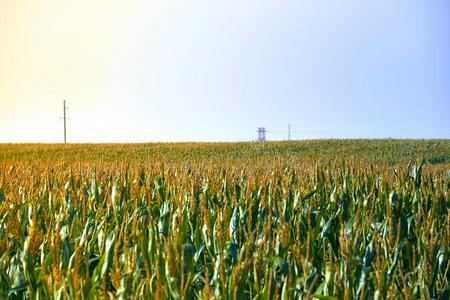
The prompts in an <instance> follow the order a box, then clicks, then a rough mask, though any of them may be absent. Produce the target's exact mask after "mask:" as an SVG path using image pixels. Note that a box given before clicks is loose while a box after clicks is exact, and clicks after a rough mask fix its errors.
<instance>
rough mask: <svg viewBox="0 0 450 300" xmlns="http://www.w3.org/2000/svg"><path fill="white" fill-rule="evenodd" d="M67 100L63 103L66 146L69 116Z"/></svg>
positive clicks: (65, 142)
mask: <svg viewBox="0 0 450 300" xmlns="http://www.w3.org/2000/svg"><path fill="white" fill-rule="evenodd" d="M66 110H67V107H66V100H64V101H63V113H64V116H63V119H64V144H67V116H66Z"/></svg>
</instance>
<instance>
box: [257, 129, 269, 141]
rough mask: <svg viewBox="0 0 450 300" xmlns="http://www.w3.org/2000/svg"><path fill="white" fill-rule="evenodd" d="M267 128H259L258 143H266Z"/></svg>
mask: <svg viewBox="0 0 450 300" xmlns="http://www.w3.org/2000/svg"><path fill="white" fill-rule="evenodd" d="M266 132H267V131H266V128H265V127H258V142H265V141H266Z"/></svg>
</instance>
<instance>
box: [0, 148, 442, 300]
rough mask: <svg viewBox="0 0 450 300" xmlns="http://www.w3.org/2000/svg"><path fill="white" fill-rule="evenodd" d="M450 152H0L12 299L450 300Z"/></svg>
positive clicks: (6, 286)
mask: <svg viewBox="0 0 450 300" xmlns="http://www.w3.org/2000/svg"><path fill="white" fill-rule="evenodd" d="M449 217H450V141H448V140H447V141H446V140H442V141H439V140H436V141H410V140H404V141H398V140H346V141H333V140H330V141H304V142H270V143H265V144H257V143H234V144H220V143H219V144H214V143H209V144H208V143H199V144H196V143H184V144H182V143H176V144H168V143H167V144H135V145H112V144H109V145H69V146H64V145H39V144H35V145H13V144H11V145H6V144H4V145H0V299H3V298H4V299H24V298H27V299H47V298H54V299H104V298H110V299H116V298H118V299H386V298H387V299H399V298H401V299H418V298H422V299H449V297H450V294H449V293H450V285H449V278H450V270H449V269H450V260H449V255H450V253H449V252H450V223H449V219H450V218H449Z"/></svg>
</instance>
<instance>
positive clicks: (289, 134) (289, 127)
mask: <svg viewBox="0 0 450 300" xmlns="http://www.w3.org/2000/svg"><path fill="white" fill-rule="evenodd" d="M290 140H291V123H289V125H288V141H290Z"/></svg>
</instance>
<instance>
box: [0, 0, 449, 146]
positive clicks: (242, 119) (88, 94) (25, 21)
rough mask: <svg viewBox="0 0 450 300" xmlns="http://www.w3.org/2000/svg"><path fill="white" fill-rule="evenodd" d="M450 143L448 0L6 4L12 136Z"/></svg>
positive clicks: (5, 126) (17, 0) (5, 135)
mask: <svg viewBox="0 0 450 300" xmlns="http://www.w3.org/2000/svg"><path fill="white" fill-rule="evenodd" d="M63 99H66V100H67V101H68V106H69V110H68V115H69V117H70V121H69V123H68V139H69V141H72V142H145V141H246V140H254V139H255V138H256V137H257V134H256V129H257V127H260V126H265V127H266V128H267V129H268V130H269V132H268V134H267V137H268V139H286V138H287V127H288V123H291V126H292V138H293V139H305V138H308V139H309V138H347V137H349V138H352V137H356V138H360V137H372V138H379V137H394V138H402V137H405V138H450V1H448V0H426V1H425V0H395V1H393V0H367V1H361V0H339V1H330V0H328V1H324V0H309V1H306V0H295V1H294V0H293V1H282V0H274V1H264V0H226V1H211V0H205V1H199V0H198V1H197V0H192V1H186V0H182V1H171V0H160V1H149V0H128V1H112V0H99V1H95V0H64V1H63V0H39V1H36V0H0V142H60V141H61V140H62V136H63V130H62V128H63V123H62V121H61V120H60V117H61V116H62V101H63Z"/></svg>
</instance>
